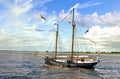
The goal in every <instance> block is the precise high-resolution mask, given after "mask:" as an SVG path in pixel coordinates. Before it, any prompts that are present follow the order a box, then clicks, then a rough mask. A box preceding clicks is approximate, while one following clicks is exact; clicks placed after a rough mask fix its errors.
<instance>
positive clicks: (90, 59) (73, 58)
mask: <svg viewBox="0 0 120 79" xmlns="http://www.w3.org/2000/svg"><path fill="white" fill-rule="evenodd" d="M75 26H76V24H75V21H74V8H73V15H72V47H71V54H70V55H57V44H58V43H57V42H58V33H59V27H58V25H57V29H56V42H55V53H54V56H49V55H48V56H45V64H46V65H52V66H58V67H82V68H89V69H91V68H94V66H95V65H96V64H97V63H99V62H100V60H99V56H94V55H74V31H75Z"/></svg>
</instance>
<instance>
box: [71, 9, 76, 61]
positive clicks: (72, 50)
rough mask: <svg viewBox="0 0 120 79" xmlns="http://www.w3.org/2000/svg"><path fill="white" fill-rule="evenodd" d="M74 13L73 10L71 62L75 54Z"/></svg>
mask: <svg viewBox="0 0 120 79" xmlns="http://www.w3.org/2000/svg"><path fill="white" fill-rule="evenodd" d="M74 11H75V9H74V8H73V16H72V48H71V61H73V53H74V31H75V26H76V25H75V21H74Z"/></svg>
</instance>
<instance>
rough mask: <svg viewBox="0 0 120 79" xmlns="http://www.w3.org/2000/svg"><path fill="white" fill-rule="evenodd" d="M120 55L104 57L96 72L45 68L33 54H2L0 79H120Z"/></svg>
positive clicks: (42, 61) (79, 69) (96, 67)
mask: <svg viewBox="0 0 120 79" xmlns="http://www.w3.org/2000/svg"><path fill="white" fill-rule="evenodd" d="M119 60H120V55H116V56H115V55H114V56H113V55H109V56H107V55H102V56H101V62H100V63H98V64H97V65H96V66H95V69H94V70H90V69H83V68H58V67H46V66H44V60H43V59H42V58H40V57H35V56H34V55H33V54H31V53H11V52H7V53H0V79H120V61H119Z"/></svg>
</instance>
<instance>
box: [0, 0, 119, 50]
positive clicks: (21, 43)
mask: <svg viewBox="0 0 120 79" xmlns="http://www.w3.org/2000/svg"><path fill="white" fill-rule="evenodd" d="M119 3H120V1H119V0H114V1H113V0H0V50H21V51H22V50H26V51H47V50H48V51H49V50H51V51H52V50H54V46H55V44H54V41H53V40H54V39H55V29H56V24H55V23H57V24H59V30H60V33H59V34H60V38H61V39H60V40H59V44H60V45H61V47H63V48H62V49H61V47H60V46H59V50H60V49H61V50H66V51H68V50H71V31H72V30H71V28H72V26H71V21H72V9H73V8H75V23H76V29H78V30H76V31H77V32H76V38H77V42H75V43H76V44H81V46H82V47H81V46H79V45H78V47H77V46H75V47H76V48H75V50H76V51H96V50H100V51H120V40H119V39H120V18H119V17H120V8H119V7H120V5H119ZM43 17H44V18H43ZM86 31H87V32H86Z"/></svg>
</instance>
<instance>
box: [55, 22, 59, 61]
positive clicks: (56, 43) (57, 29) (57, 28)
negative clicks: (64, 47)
mask: <svg viewBox="0 0 120 79" xmlns="http://www.w3.org/2000/svg"><path fill="white" fill-rule="evenodd" d="M55 25H57V27H56V41H55V56H54V59H56V56H57V46H58V31H59V27H58V24H57V23H55Z"/></svg>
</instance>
